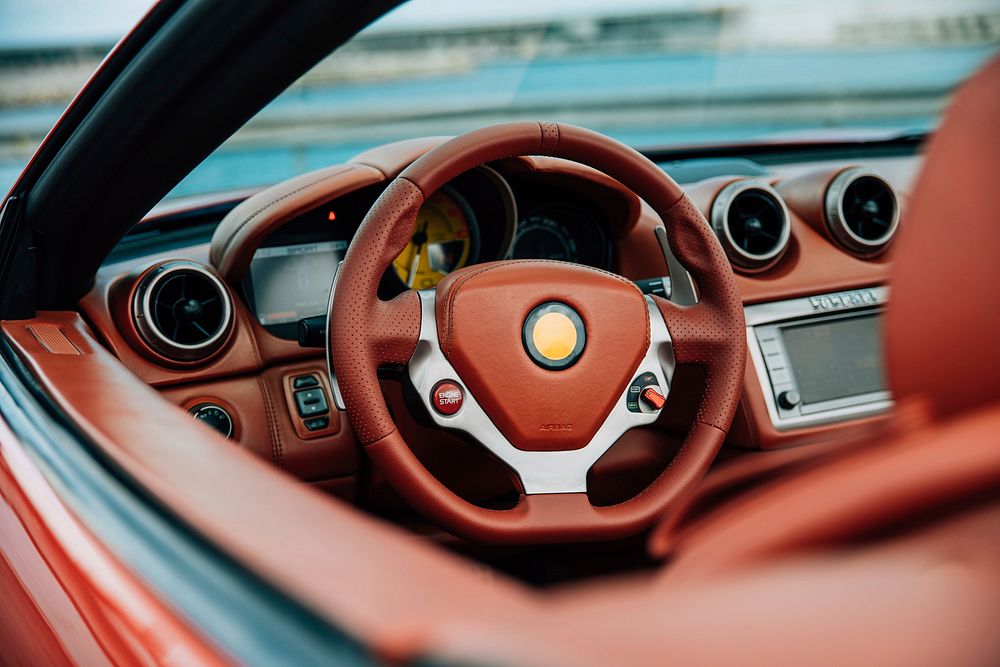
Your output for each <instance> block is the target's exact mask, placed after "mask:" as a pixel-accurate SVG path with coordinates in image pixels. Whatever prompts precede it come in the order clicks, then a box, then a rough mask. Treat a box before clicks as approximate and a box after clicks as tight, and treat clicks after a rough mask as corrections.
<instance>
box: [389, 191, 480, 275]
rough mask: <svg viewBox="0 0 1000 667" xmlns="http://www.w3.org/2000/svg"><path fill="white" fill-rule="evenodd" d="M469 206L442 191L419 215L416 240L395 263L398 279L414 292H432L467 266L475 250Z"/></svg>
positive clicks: (426, 202)
mask: <svg viewBox="0 0 1000 667" xmlns="http://www.w3.org/2000/svg"><path fill="white" fill-rule="evenodd" d="M471 215H472V214H471V213H470V212H469V209H468V206H466V205H463V203H460V202H459V201H458V198H457V197H456V196H452V195H451V194H448V193H446V192H442V191H440V190H439V191H438V192H435V193H434V194H433V195H431V196H430V198H429V199H427V201H425V202H424V204H423V206H421V207H420V211H419V212H418V213H417V222H416V225H415V226H414V229H413V236H412V237H411V238H410V242H409V243H408V244H407V246H406V249H405V250H403V252H402V253H400V255H399V257H397V258H396V259H395V261H393V263H392V266H393V268H394V269H395V270H396V275H398V276H399V279H400V280H402V281H403V283H405V284H406V286H407V287H411V288H413V289H429V288H432V287H434V286H435V285H437V284H438V283H439V282H440V281H441V279H442V278H444V277H445V276H446V275H448V274H449V273H451V272H452V271H455V270H456V269H460V268H462V267H463V266H465V265H466V264H467V263H468V261H469V256H470V255H471V254H472V249H473V228H472V225H474V224H475V223H474V222H473V221H471V220H470V218H471Z"/></svg>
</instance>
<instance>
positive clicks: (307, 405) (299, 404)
mask: <svg viewBox="0 0 1000 667" xmlns="http://www.w3.org/2000/svg"><path fill="white" fill-rule="evenodd" d="M295 407H296V409H298V411H299V416H300V417H312V416H313V415H321V414H324V413H326V412H328V411H329V410H330V406H329V405H327V402H326V394H324V393H323V390H322V389H321V388H316V389H304V390H302V391H297V392H295Z"/></svg>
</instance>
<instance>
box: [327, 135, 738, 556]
mask: <svg viewBox="0 0 1000 667" xmlns="http://www.w3.org/2000/svg"><path fill="white" fill-rule="evenodd" d="M519 155H547V156H553V157H559V158H565V159H568V160H573V161H576V162H579V163H582V164H585V165H589V166H591V167H594V168H596V169H598V170H600V171H603V172H604V173H606V174H608V175H609V176H611V177H613V178H615V179H617V180H618V181H620V182H621V183H622V184H624V185H625V186H627V187H629V188H631V189H632V190H633V191H634V192H635V193H636V194H637V195H638V196H639V197H641V198H642V199H644V200H645V201H646V202H647V203H648V204H649V205H650V206H651V207H652V208H653V209H654V210H655V211H656V212H657V213H658V214H659V216H660V218H661V219H662V220H663V222H664V223H665V227H666V230H667V238H668V240H669V243H670V246H671V249H672V250H673V252H674V254H675V256H676V257H677V259H678V260H679V261H680V262H681V263H682V264H683V265H684V267H685V268H686V269H687V270H688V271H689V272H690V274H691V277H692V278H693V280H694V282H695V284H696V285H697V287H698V290H699V301H698V303H697V304H696V305H694V306H688V307H681V306H678V305H675V304H673V303H672V302H670V301H667V300H665V299H660V298H658V297H653V296H644V295H643V294H642V293H641V292H640V291H639V289H638V288H637V287H636V286H635V285H634V284H632V283H631V282H629V281H627V280H625V279H624V278H622V277H620V276H617V275H614V274H612V273H608V272H605V271H599V270H597V269H592V268H589V267H584V266H580V265H576V264H569V263H564V262H552V261H533V260H525V261H501V262H491V263H488V264H479V265H475V266H470V267H467V268H464V269H461V270H458V271H456V272H454V273H452V274H451V275H449V276H448V277H447V278H446V279H445V280H443V281H442V282H441V283H440V284H439V285H438V287H437V288H436V289H435V290H428V291H421V292H416V291H413V290H409V291H406V292H404V293H403V294H401V295H399V296H397V297H396V298H394V299H392V300H390V301H383V300H381V299H379V297H378V296H377V288H378V284H379V281H380V280H381V278H382V276H383V274H384V273H385V271H386V269H387V268H388V267H389V265H390V264H391V262H392V261H393V260H394V259H395V258H396V257H397V256H398V255H399V253H400V252H402V251H403V249H404V248H405V247H406V244H407V242H408V240H409V238H410V236H411V234H412V233H413V227H414V222H415V219H416V215H417V211H418V209H419V208H420V205H421V204H422V203H423V202H424V200H425V199H426V198H427V197H428V196H430V194H431V193H433V192H434V191H435V190H437V189H438V188H440V187H441V186H443V185H444V184H446V183H447V182H448V181H450V180H451V179H452V178H454V177H456V176H458V175H459V174H461V173H462V172H464V171H467V170H468V169H471V168H473V167H475V166H477V165H481V164H484V163H487V162H491V161H494V160H499V159H502V158H507V157H512V156H519ZM651 242H652V240H651ZM330 303H331V306H330V307H331V310H330V327H329V332H330V341H329V345H330V353H331V358H332V359H333V360H334V365H335V371H336V381H337V383H338V384H339V388H340V392H341V395H342V396H343V400H344V403H345V405H346V407H347V412H348V416H349V418H350V420H351V423H352V424H353V426H354V429H355V431H356V433H357V435H358V438H359V439H360V440H361V442H362V444H363V445H364V447H365V450H366V451H367V453H368V456H369V457H370V458H371V460H372V462H373V464H374V465H375V466H376V467H377V468H378V469H379V471H380V472H381V473H382V474H383V475H384V476H385V478H386V480H387V481H388V482H389V484H390V485H392V486H393V488H394V489H395V490H396V491H397V492H398V493H399V494H400V495H401V496H402V497H403V498H404V499H405V500H407V501H408V502H409V503H411V504H412V506H413V507H414V508H416V509H417V510H419V511H421V512H422V513H423V514H424V515H425V516H427V517H428V518H429V519H431V520H433V521H435V522H436V523H438V524H439V525H441V526H442V527H443V528H445V529H446V530H449V531H451V532H453V533H455V534H458V535H461V536H464V537H467V538H469V539H473V540H478V541H482V542H492V543H506V544H526V543H545V542H572V541H591V540H604V539H616V538H620V537H625V536H628V535H631V534H635V533H637V532H639V531H641V530H643V529H645V528H647V527H649V526H650V525H652V523H653V522H654V521H656V519H657V518H658V517H659V516H661V515H662V514H663V513H664V511H665V510H666V509H667V508H668V507H669V506H670V504H671V503H672V502H673V501H674V500H676V499H677V498H678V497H679V496H681V495H682V494H683V493H684V492H685V491H687V490H689V489H691V487H692V486H693V485H695V484H696V483H697V482H698V481H699V480H700V479H701V477H702V476H703V475H704V473H705V472H706V470H707V469H708V467H709V465H710V464H711V462H712V460H713V459H714V458H715V456H716V454H717V453H718V451H719V448H720V447H721V445H722V442H723V440H724V439H725V436H726V432H727V431H728V429H729V426H730V424H731V422H732V419H733V414H734V412H735V410H736V405H737V403H738V400H739V395H740V388H741V386H742V381H743V371H744V365H745V363H746V343H745V340H744V336H745V333H744V332H745V324H744V319H743V307H742V301H741V299H740V297H739V293H738V290H737V286H736V280H735V277H734V275H733V272H732V268H731V267H730V265H729V262H728V260H727V259H726V256H725V253H724V252H723V250H722V248H721V246H720V245H719V242H718V240H717V239H716V238H715V235H714V234H713V232H712V230H711V228H710V227H709V225H708V224H707V222H706V221H705V219H704V217H703V216H702V215H701V213H700V212H699V211H698V209H697V208H696V207H695V206H694V205H692V204H691V202H690V201H689V200H688V199H687V197H686V196H685V195H684V193H683V191H682V190H681V189H680V187H679V186H678V185H677V184H676V183H675V182H674V181H673V180H672V179H671V178H670V177H669V176H667V175H666V174H665V173H664V172H663V171H662V170H661V169H660V168H658V167H657V166H656V165H655V164H653V163H652V162H650V161H649V160H648V159H646V158H645V157H643V156H642V155H640V154H639V153H637V152H636V151H634V150H632V149H631V148H629V147H627V146H624V145H623V144H620V143H618V142H617V141H614V140H612V139H610V138H608V137H605V136H603V135H600V134H597V133H595V132H591V131H588V130H584V129H582V128H578V127H573V126H567V125H561V124H556V123H535V122H518V123H507V124H502V125H496V126H493V127H488V128H484V129H481V130H476V131H473V132H470V133H468V134H465V135H462V136H460V137H456V138H455V139H452V140H451V141H448V142H446V143H444V144H442V145H440V146H438V147H437V148H435V149H433V150H431V151H430V152H428V153H427V154H425V155H424V156H422V157H421V158H420V159H418V160H416V161H415V162H414V163H413V164H411V165H410V166H409V167H408V168H407V169H406V170H404V171H403V172H402V173H401V174H400V175H399V176H398V177H397V178H396V179H395V180H394V181H393V182H392V183H390V185H389V187H388V188H386V190H385V192H384V193H383V194H382V195H381V196H380V197H379V199H378V200H377V201H376V202H375V204H374V205H373V207H372V208H371V210H370V211H369V212H368V215H367V216H366V217H365V219H364V221H363V222H362V224H361V227H360V228H359V230H358V233H357V235H356V236H355V238H354V240H353V242H352V244H351V247H350V248H349V250H348V252H347V254H346V256H345V258H344V261H343V263H342V265H341V267H340V270H339V272H338V275H337V279H336V282H335V286H334V291H333V295H332V298H331V301H330ZM552 313H555V315H551V314H552ZM546 315H550V317H548V320H549V321H548V322H547V323H546V324H545V325H544V326H543V329H544V330H543V331H542V333H541V338H539V337H538V336H539V334H537V333H536V331H537V329H536V328H535V327H537V326H538V322H539V320H540V319H542V318H543V316H546ZM567 322H568V323H569V324H567ZM571 329H572V330H571ZM546 332H547V333H546ZM549 334H551V335H549ZM547 335H548V337H546V336H547ZM553 336H554V339H557V340H556V344H555V347H551V346H550V347H549V348H546V346H547V345H548V343H547V342H546V341H549V342H551V340H554V339H553ZM560 337H561V338H560ZM553 350H554V351H553ZM390 364H391V365H403V364H405V365H407V367H408V372H409V375H410V379H411V381H412V383H413V386H414V387H415V388H416V390H417V392H418V393H419V395H420V397H421V400H422V401H423V402H424V404H425V406H426V407H427V410H428V413H429V414H430V415H431V416H432V418H433V419H434V421H435V422H436V423H437V424H438V425H440V426H442V427H445V428H451V429H456V430H460V431H464V432H466V433H468V434H469V435H470V436H472V437H473V438H474V439H476V440H477V441H478V442H479V443H481V444H482V445H483V446H485V447H487V448H488V449H489V450H490V451H492V452H493V453H494V454H495V455H496V456H497V457H498V458H500V459H501V460H502V461H504V462H505V463H506V464H507V465H508V466H510V467H511V468H512V469H513V470H514V472H515V473H516V474H517V476H518V478H519V480H520V482H521V486H522V493H521V496H520V499H519V501H518V503H517V505H516V506H514V507H513V508H511V509H507V510H495V509H485V508H482V507H479V506H477V505H474V504H472V503H469V502H468V501H466V500H464V499H462V498H460V497H459V496H457V495H456V494H454V493H453V492H452V491H450V490H449V489H448V488H447V487H445V486H444V485H443V484H441V482H439V481H438V480H437V479H436V478H435V477H434V476H433V475H431V474H430V473H429V472H428V471H427V469H426V468H425V467H424V466H423V464H421V462H420V461H419V460H418V459H417V458H416V457H415V456H414V455H413V453H412V451H411V450H410V448H409V447H408V446H407V444H406V442H405V441H404V439H403V437H402V436H401V434H400V433H399V431H398V430H397V429H396V425H395V424H394V422H393V420H392V417H391V416H390V414H389V411H388V409H387V407H386V405H385V401H384V399H383V397H382V393H381V390H380V388H379V382H378V377H377V373H376V372H377V369H378V367H379V366H380V365H390ZM677 364H696V365H699V366H701V367H703V369H704V372H705V392H704V395H703V396H702V398H701V403H700V407H699V409H698V416H697V419H696V421H695V423H694V425H693V427H692V428H691V430H690V432H689V433H688V434H687V437H686V439H685V441H684V445H683V447H682V448H681V450H680V452H679V453H678V454H677V456H676V457H675V458H674V460H673V461H672V462H671V463H670V465H669V466H668V467H667V468H666V470H664V471H663V472H662V473H661V474H660V475H659V476H658V477H657V478H656V479H655V480H654V481H653V482H652V483H651V484H650V485H649V486H648V487H646V488H645V489H644V490H643V491H642V492H640V493H639V494H638V495H636V496H634V497H632V498H630V499H628V500H626V501H624V502H621V503H618V504H615V505H609V506H594V505H592V504H591V502H590V501H589V499H588V496H587V493H586V490H587V489H586V484H587V472H588V470H589V469H590V467H591V466H592V465H593V463H594V462H595V461H597V459H598V458H600V457H601V455H603V454H604V453H605V452H606V451H607V450H608V449H609V448H610V447H611V446H612V445H613V444H614V443H615V442H616V441H617V440H618V439H619V438H620V437H621V436H622V435H623V434H624V433H625V432H626V431H627V430H629V429H631V428H634V427H636V426H641V425H644V424H649V423H651V422H653V421H655V420H656V418H657V416H658V412H659V408H657V407H656V405H658V401H656V397H655V396H648V397H647V398H649V399H652V400H647V398H641V396H646V393H645V392H646V388H647V387H650V386H651V387H652V388H653V390H654V391H655V392H656V393H659V394H661V395H666V394H667V393H668V391H669V387H670V383H671V381H672V378H673V372H674V368H675V365H677ZM445 382H446V383H450V385H453V386H448V385H445V389H442V388H441V384H442V383H445ZM456 387H457V390H458V391H457V392H456ZM456 405H457V406H458V409H457V411H454V410H455V408H456ZM439 408H443V409H444V411H443V412H442V411H440V410H439ZM452 411H454V414H447V413H448V412H452Z"/></svg>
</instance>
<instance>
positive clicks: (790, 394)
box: [778, 389, 802, 410]
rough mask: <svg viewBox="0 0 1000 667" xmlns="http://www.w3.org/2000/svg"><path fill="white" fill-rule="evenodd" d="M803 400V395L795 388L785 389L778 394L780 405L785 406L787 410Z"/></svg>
mask: <svg viewBox="0 0 1000 667" xmlns="http://www.w3.org/2000/svg"><path fill="white" fill-rule="evenodd" d="M801 402H802V397H801V396H799V392H797V391H795V390H794V389H789V390H788V391H783V392H781V393H780V394H779V395H778V405H780V406H781V407H783V408H785V409H786V410H791V409H792V408H794V407H795V406H796V405H798V404H799V403H801Z"/></svg>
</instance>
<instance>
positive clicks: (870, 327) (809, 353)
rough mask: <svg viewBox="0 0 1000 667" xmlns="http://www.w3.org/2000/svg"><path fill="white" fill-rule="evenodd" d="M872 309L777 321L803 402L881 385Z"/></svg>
mask: <svg viewBox="0 0 1000 667" xmlns="http://www.w3.org/2000/svg"><path fill="white" fill-rule="evenodd" d="M881 329H882V318H881V316H880V315H878V314H872V315H865V316H861V317H849V318H843V319H836V320H827V321H824V322H813V323H810V324H803V325H801V326H791V327H783V328H782V329H781V335H782V337H783V338H784V340H785V350H786V351H787V352H788V359H789V361H790V362H791V366H792V373H793V374H794V375H795V380H796V383H797V384H798V390H799V395H800V396H801V397H802V402H803V403H804V404H808V403H820V402H822V401H829V400H833V399H835V398H844V397H845V396H857V395H859V394H867V393H870V392H873V391H884V390H885V389H886V383H885V375H884V372H883V365H882V331H881Z"/></svg>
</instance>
